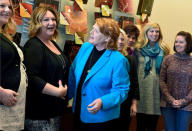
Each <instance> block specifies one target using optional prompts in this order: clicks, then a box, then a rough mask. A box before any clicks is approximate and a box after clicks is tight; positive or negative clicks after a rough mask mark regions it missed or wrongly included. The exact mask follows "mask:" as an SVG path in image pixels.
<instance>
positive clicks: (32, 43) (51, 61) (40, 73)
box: [24, 37, 69, 120]
mask: <svg viewBox="0 0 192 131" xmlns="http://www.w3.org/2000/svg"><path fill="white" fill-rule="evenodd" d="M52 42H53V44H54V45H55V46H56V48H57V49H58V50H59V51H60V53H61V55H57V54H55V53H53V52H52V51H51V50H50V49H49V48H48V47H47V46H46V45H45V44H44V43H43V42H42V41H41V40H40V39H38V38H37V37H34V38H31V39H29V40H28V41H27V43H26V44H25V46H24V58H25V59H24V63H25V65H26V68H27V74H28V79H29V83H28V85H29V86H28V90H27V101H26V118H29V119H34V120H40V119H49V118H52V117H55V116H58V115H61V114H62V113H63V112H64V110H65V107H66V105H67V101H64V100H62V99H61V98H58V97H54V96H50V95H46V94H42V90H43V88H44V87H45V85H46V83H50V84H52V85H54V86H56V87H58V86H59V84H58V81H59V80H62V84H63V85H64V84H67V81H68V70H69V65H68V60H67V58H66V57H65V55H64V54H63V53H62V51H61V49H60V48H59V47H58V46H57V44H56V43H55V42H54V41H52Z"/></svg>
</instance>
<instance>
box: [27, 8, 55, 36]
mask: <svg viewBox="0 0 192 131" xmlns="http://www.w3.org/2000/svg"><path fill="white" fill-rule="evenodd" d="M47 11H50V12H51V13H53V15H54V16H55V19H56V23H57V26H56V30H55V32H54V34H53V37H52V39H55V38H56V37H57V35H58V32H59V31H58V22H59V17H58V13H57V11H56V10H55V9H54V8H52V7H49V6H40V7H36V8H35V9H34V11H33V13H32V15H31V21H30V25H29V37H30V38H32V37H35V36H37V35H38V33H40V29H41V27H42V24H41V21H42V19H43V17H44V15H45V14H46V13H47Z"/></svg>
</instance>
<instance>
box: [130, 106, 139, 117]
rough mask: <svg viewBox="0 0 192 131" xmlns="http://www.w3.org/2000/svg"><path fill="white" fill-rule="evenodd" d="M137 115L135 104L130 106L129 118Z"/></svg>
mask: <svg viewBox="0 0 192 131" xmlns="http://www.w3.org/2000/svg"><path fill="white" fill-rule="evenodd" d="M136 113H137V104H132V105H131V109H130V116H136Z"/></svg>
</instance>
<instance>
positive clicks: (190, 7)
mask: <svg viewBox="0 0 192 131" xmlns="http://www.w3.org/2000/svg"><path fill="white" fill-rule="evenodd" d="M133 1H134V9H135V12H136V11H137V5H138V3H139V0H133ZM149 20H150V21H155V22H157V23H159V24H160V26H161V29H162V32H163V37H164V41H165V42H166V43H168V44H169V46H170V48H171V49H172V47H173V43H174V39H175V35H176V34H177V33H178V32H179V31H181V30H183V31H188V32H190V33H192V0H154V4H153V9H152V13H151V16H150V18H149ZM172 53H173V50H172Z"/></svg>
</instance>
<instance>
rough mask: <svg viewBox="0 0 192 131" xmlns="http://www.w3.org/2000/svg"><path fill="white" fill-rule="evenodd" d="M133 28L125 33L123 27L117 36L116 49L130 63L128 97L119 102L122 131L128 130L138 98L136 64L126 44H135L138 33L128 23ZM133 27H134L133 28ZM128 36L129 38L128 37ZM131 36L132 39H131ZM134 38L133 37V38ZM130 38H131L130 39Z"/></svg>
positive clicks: (131, 26)
mask: <svg viewBox="0 0 192 131" xmlns="http://www.w3.org/2000/svg"><path fill="white" fill-rule="evenodd" d="M128 26H129V27H127V28H131V29H133V30H130V31H127V34H126V33H125V31H124V30H123V29H120V35H119V38H118V43H117V45H118V50H119V51H120V52H121V53H122V54H123V55H124V56H125V57H126V58H127V59H128V61H129V64H130V70H129V76H130V82H131V83H130V91H129V93H128V98H127V99H126V100H125V101H124V102H123V103H122V104H121V110H120V118H119V126H120V127H121V130H122V131H128V130H129V126H130V123H131V117H133V116H136V113H137V101H138V100H139V84H138V77H137V66H136V61H135V57H134V56H132V55H129V53H128V45H130V44H133V46H134V44H135V42H136V40H137V38H138V35H137V34H136V33H135V32H136V30H137V28H135V26H134V25H128ZM133 27H134V28H133ZM128 36H129V38H128ZM132 38H133V39H132ZM134 38H135V39H134ZM130 39H132V40H130Z"/></svg>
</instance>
